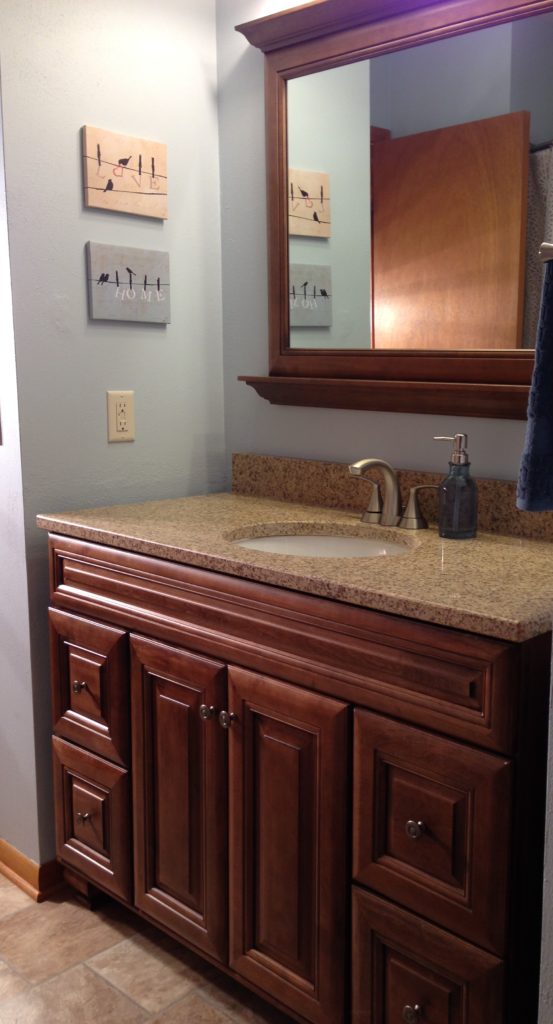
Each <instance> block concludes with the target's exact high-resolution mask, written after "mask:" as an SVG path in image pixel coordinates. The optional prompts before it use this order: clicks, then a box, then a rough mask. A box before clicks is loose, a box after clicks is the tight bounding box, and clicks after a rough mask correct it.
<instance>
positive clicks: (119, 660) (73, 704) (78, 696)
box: [49, 608, 130, 765]
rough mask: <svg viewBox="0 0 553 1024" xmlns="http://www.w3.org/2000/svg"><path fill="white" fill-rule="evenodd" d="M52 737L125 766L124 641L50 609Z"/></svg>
mask: <svg viewBox="0 0 553 1024" xmlns="http://www.w3.org/2000/svg"><path fill="white" fill-rule="evenodd" d="M49 619H50V642H51V653H52V685H53V715H54V731H55V732H56V734H57V735H58V736H63V737H64V738H65V739H68V740H72V741H74V742H75V743H79V744H80V745H81V746H83V747H86V748H87V749H88V750H91V751H93V752H94V753H96V754H100V755H101V756H102V757H107V758H109V759H110V760H111V761H115V762H117V764H121V765H127V764H128V760H129V732H130V725H129V713H128V707H129V696H128V694H129V682H128V659H127V649H128V642H127V635H126V633H124V632H123V631H122V630H120V629H114V628H113V627H112V626H104V625H102V624H101V623H98V622H92V621H90V620H89V619H81V618H80V617H79V616H77V615H69V614H68V613H67V612H61V611H58V610H57V609H54V608H51V609H50V612H49Z"/></svg>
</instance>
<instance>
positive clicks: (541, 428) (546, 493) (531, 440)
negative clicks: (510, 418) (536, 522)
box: [517, 260, 553, 512]
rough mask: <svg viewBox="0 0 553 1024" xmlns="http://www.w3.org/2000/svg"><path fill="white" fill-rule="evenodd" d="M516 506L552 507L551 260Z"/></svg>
mask: <svg viewBox="0 0 553 1024" xmlns="http://www.w3.org/2000/svg"><path fill="white" fill-rule="evenodd" d="M517 508H520V509H524V510H526V511H528V512H543V511H545V510H547V509H553V260H551V261H550V262H549V263H546V264H545V275H544V281H543V288H542V293H541V306H540V316H539V320H538V330H537V336H536V358H535V362H534V374H533V377H532V387H531V388H530V398H529V401H528V423H527V426H526V441H525V444H524V451H523V453H522V461H521V464H520V472H519V477H518V487H517Z"/></svg>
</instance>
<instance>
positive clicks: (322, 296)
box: [289, 263, 332, 327]
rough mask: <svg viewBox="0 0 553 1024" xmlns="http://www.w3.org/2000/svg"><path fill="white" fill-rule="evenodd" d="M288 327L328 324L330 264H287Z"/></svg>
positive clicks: (329, 323)
mask: <svg viewBox="0 0 553 1024" xmlns="http://www.w3.org/2000/svg"><path fill="white" fill-rule="evenodd" d="M289 273H290V278H289V279H290V327H331V325H332V286H331V273H330V267H326V266H312V265H310V264H307V263H291V264H290V272H289Z"/></svg>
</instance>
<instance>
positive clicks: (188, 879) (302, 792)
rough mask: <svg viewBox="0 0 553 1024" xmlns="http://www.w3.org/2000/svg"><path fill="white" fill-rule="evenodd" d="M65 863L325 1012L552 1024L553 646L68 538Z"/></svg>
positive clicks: (256, 981) (324, 1023) (324, 1016)
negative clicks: (546, 976) (549, 783)
mask: <svg viewBox="0 0 553 1024" xmlns="http://www.w3.org/2000/svg"><path fill="white" fill-rule="evenodd" d="M49 544H50V565H51V609H50V628H51V638H52V640H51V645H52V646H51V650H52V678H53V708H54V739H53V749H54V765H55V767H54V778H55V793H56V829H57V833H56V834H57V848H58V856H59V859H60V861H61V862H62V864H64V865H65V867H66V869H67V871H68V879H69V880H70V881H72V882H73V883H74V884H78V885H79V886H80V887H81V888H83V887H84V888H86V886H87V884H90V885H92V886H96V887H98V888H99V889H104V890H106V891H107V892H109V893H111V894H112V895H114V896H115V897H116V898H118V899H121V900H123V901H124V902H126V903H127V904H129V905H131V906H135V907H136V909H137V910H138V912H139V913H141V914H142V915H143V916H145V917H146V918H148V919H149V920H151V921H154V922H155V923H156V924H158V925H159V926H160V927H162V928H164V929H166V930H167V931H168V932H169V933H170V934H172V935H174V936H176V937H178V938H179V939H180V940H181V941H183V942H184V943H185V944H187V945H189V946H190V947H192V948H193V949H195V950H197V951H198V952H200V953H201V954H203V955H204V956H205V957H207V958H208V959H209V960H210V961H211V962H212V963H217V964H219V965H220V966H222V968H223V969H224V970H226V971H227V972H229V973H231V974H232V975H233V976H234V977H236V978H237V979H239V980H242V981H243V982H244V983H245V984H246V985H247V986H249V987H250V988H252V989H253V990H254V991H256V992H258V993H261V994H264V995H265V996H266V997H267V998H268V999H270V1000H271V1001H272V1002H274V1003H275V1004H276V1005H277V1006H279V1007H280V1008H281V1009H283V1010H285V1011H286V1012H287V1013H288V1014H290V1015H291V1016H292V1017H293V1018H294V1019H295V1020H298V1021H303V1022H312V1024H350V1022H351V1024H353V1022H355V1024H395V1022H396V1021H397V1022H398V1024H402V1022H407V1024H520V1021H521V1020H524V1021H525V1024H534V1022H535V1021H536V1019H537V980H538V967H539V945H540V909H541V876H542V871H541V858H542V846H543V824H544V789H545V756H546V738H547V707H548V687H549V683H548V679H549V653H550V638H549V637H547V636H544V637H538V638H535V639H534V640H532V641H528V642H527V643H524V644H512V643H507V642H504V641H501V640H494V639H491V638H487V637H480V636H475V635H471V634H468V633H462V632H458V631H456V630H452V629H447V628H443V627H438V626H431V625H428V624H426V623H422V622H413V621H410V620H407V619H401V618H399V617H395V616H390V615H384V614H381V613H378V612H372V611H368V610H366V609H362V608H354V607H351V606H347V605H342V604H340V603H338V602H334V601H330V600H326V599H321V598H315V597H309V596H307V595H303V594H299V593H292V592H288V591H285V590H280V589H279V588H276V587H270V586H266V585H263V584H259V583H254V582H250V581H246V580H242V579H238V578H233V577H229V576H225V575H222V574H220V573H215V572H209V571H206V570H203V569H196V568H193V567H190V566H185V565H179V564H176V563H170V562H165V561H162V560H160V559H155V558H150V557H147V556H144V555H139V554H135V553H132V552H124V551H120V550H117V549H114V548H108V547H103V546H100V545H98V544H92V543H88V542H85V541H82V540H77V539H71V538H67V537H58V536H52V537H51V538H50V541H49Z"/></svg>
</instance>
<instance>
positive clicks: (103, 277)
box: [96, 274, 109, 284]
mask: <svg viewBox="0 0 553 1024" xmlns="http://www.w3.org/2000/svg"><path fill="white" fill-rule="evenodd" d="M108 281H109V274H100V277H99V278H98V280H97V282H96V284H107V283H108Z"/></svg>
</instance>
